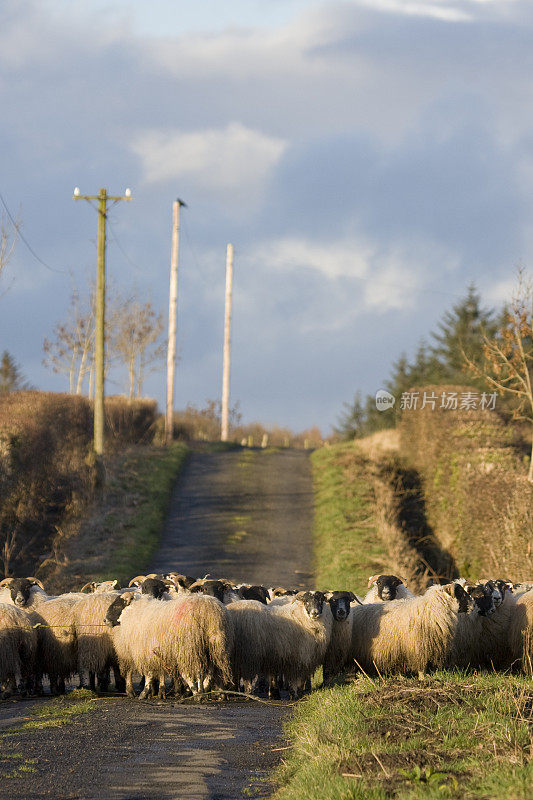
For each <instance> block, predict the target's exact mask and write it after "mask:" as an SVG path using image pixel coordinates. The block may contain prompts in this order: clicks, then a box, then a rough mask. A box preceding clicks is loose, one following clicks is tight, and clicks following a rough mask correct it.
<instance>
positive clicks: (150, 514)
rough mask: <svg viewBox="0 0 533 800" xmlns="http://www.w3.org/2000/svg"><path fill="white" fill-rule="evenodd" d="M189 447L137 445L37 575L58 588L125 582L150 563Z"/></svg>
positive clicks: (116, 466) (113, 467)
mask: <svg viewBox="0 0 533 800" xmlns="http://www.w3.org/2000/svg"><path fill="white" fill-rule="evenodd" d="M188 453H189V450H188V448H187V447H186V446H185V445H183V444H181V443H178V442H175V443H173V444H172V445H171V446H170V447H168V448H162V447H161V448H154V447H149V448H147V447H144V448H134V449H132V450H130V451H129V452H127V453H125V454H121V456H120V457H119V458H118V459H116V460H115V461H114V462H113V463H112V464H111V465H110V466H109V469H108V477H107V484H106V488H105V491H104V493H103V495H102V497H100V498H99V499H98V501H97V502H96V503H94V504H93V507H92V508H90V509H88V510H87V511H85V512H84V516H83V519H82V521H81V522H80V521H78V522H76V521H74V522H73V523H72V525H71V526H70V529H67V530H64V531H60V532H59V534H58V541H57V543H56V546H55V550H56V553H55V557H54V558H53V559H51V560H50V561H49V562H48V563H47V564H46V563H45V564H44V565H43V567H44V568H42V569H40V570H39V573H38V577H40V578H41V579H42V580H44V581H45V584H46V586H47V588H48V589H49V590H51V591H54V592H61V591H68V590H71V589H72V588H79V587H80V586H81V585H83V584H84V583H86V582H87V581H90V580H106V579H108V578H109V579H111V578H118V579H119V581H121V582H123V581H126V580H129V579H130V578H131V577H132V576H133V575H135V574H138V573H139V572H141V571H142V570H143V569H145V568H146V566H147V565H148V564H149V562H150V559H151V557H152V555H153V554H154V552H155V550H156V549H157V546H158V542H159V537H160V535H161V528H162V525H163V521H164V519H165V515H166V514H167V511H168V506H169V502H170V495H171V492H172V488H173V486H174V484H175V482H176V478H177V476H178V474H179V472H180V470H181V469H182V467H183V465H184V463H185V460H186V458H187V455H188Z"/></svg>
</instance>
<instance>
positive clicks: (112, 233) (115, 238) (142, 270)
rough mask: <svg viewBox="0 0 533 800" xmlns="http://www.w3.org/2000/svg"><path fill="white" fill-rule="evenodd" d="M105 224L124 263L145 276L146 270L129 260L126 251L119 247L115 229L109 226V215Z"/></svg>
mask: <svg viewBox="0 0 533 800" xmlns="http://www.w3.org/2000/svg"><path fill="white" fill-rule="evenodd" d="M107 224H108V226H109V230H110V231H111V236H112V237H113V239H114V242H115V244H116V246H117V247H118V249H119V250H120V252H121V253H122V255H123V256H124V258H125V259H126V261H127V262H128V263H129V264H131V266H132V267H133V268H134V269H136V270H138V271H139V272H141V273H142V274H144V275H145V274H146V270H145V269H143V267H141V266H139V264H137V263H135V261H134V260H133V259H132V258H130V256H129V255H128V254H127V252H126V250H125V249H124V248H123V247H122V245H121V243H120V241H119V239H118V236H117V234H116V233H115V229H114V227H113V225H112V224H111V220H110V219H109V215H108V217H107Z"/></svg>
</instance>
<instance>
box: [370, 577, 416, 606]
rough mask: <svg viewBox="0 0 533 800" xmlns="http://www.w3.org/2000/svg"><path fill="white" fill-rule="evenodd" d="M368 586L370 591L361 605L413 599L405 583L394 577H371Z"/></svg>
mask: <svg viewBox="0 0 533 800" xmlns="http://www.w3.org/2000/svg"><path fill="white" fill-rule="evenodd" d="M368 586H369V589H370V591H368V592H367V594H366V595H365V597H364V599H363V603H386V602H390V601H391V600H404V599H405V598H412V597H414V594H413V593H412V592H411V591H409V589H408V588H407V586H406V585H405V581H404V580H402V578H397V577H396V575H371V576H370V578H369V579H368Z"/></svg>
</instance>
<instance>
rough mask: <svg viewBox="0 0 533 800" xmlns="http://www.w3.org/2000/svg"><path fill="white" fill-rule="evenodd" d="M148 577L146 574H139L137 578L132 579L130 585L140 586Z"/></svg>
mask: <svg viewBox="0 0 533 800" xmlns="http://www.w3.org/2000/svg"><path fill="white" fill-rule="evenodd" d="M146 577H147V576H146V575H137V576H136V577H135V578H132V579H131V581H130V582H129V583H128V586H138V585H139V584H140V583H142V582H143V581H144V580H145V578H146Z"/></svg>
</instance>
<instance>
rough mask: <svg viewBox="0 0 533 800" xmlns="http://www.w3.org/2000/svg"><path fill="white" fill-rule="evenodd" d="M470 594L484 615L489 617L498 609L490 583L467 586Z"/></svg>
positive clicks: (480, 612) (479, 611)
mask: <svg viewBox="0 0 533 800" xmlns="http://www.w3.org/2000/svg"><path fill="white" fill-rule="evenodd" d="M467 593H468V595H469V596H470V597H471V598H472V600H473V601H474V603H475V605H476V608H477V610H478V613H479V615H480V616H482V617H488V616H489V615H490V614H492V613H494V611H495V610H496V605H495V603H494V597H493V593H492V587H491V586H489V584H488V583H482V584H476V586H469V587H468V588H467Z"/></svg>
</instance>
